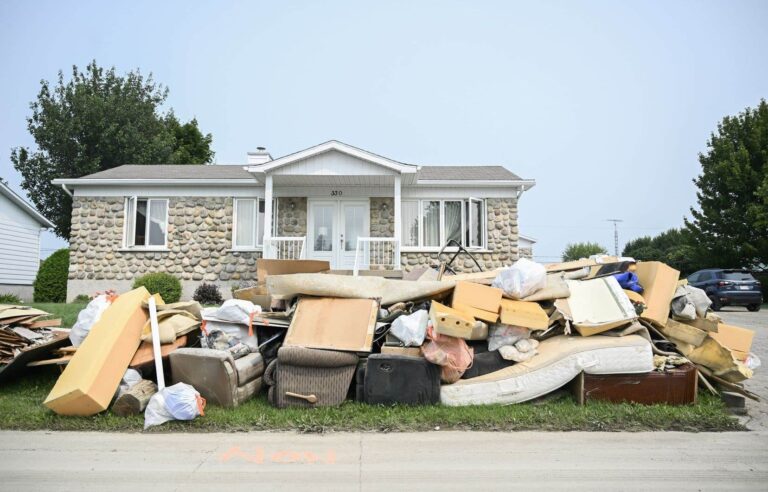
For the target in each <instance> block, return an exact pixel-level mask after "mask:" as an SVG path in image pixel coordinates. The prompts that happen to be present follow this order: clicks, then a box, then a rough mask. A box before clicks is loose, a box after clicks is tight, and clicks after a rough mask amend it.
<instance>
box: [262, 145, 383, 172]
mask: <svg viewBox="0 0 768 492" xmlns="http://www.w3.org/2000/svg"><path fill="white" fill-rule="evenodd" d="M271 174H273V175H275V176H278V175H288V176H291V175H293V176H295V175H302V176H381V175H385V176H390V175H395V174H397V171H394V170H392V169H388V168H386V167H384V166H380V165H378V164H374V163H372V162H368V161H364V160H362V159H358V158H357V157H353V156H351V155H348V154H345V153H343V152H338V151H335V150H331V151H328V152H323V153H322V154H318V155H314V156H312V157H309V158H307V159H303V160H300V161H298V162H295V163H292V164H287V165H285V166H281V167H278V168H277V169H275V170H273V171H271Z"/></svg>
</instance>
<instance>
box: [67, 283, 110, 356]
mask: <svg viewBox="0 0 768 492" xmlns="http://www.w3.org/2000/svg"><path fill="white" fill-rule="evenodd" d="M109 299H110V296H108V295H107V294H101V295H99V296H96V297H94V298H93V299H92V300H91V302H89V303H88V305H87V306H85V309H83V310H82V311H80V313H79V314H78V315H77V322H76V323H75V325H74V326H73V327H72V330H70V332H69V340H70V341H71V342H72V345H73V346H74V347H79V346H80V344H81V343H83V340H85V337H87V336H88V333H90V332H91V327H93V325H94V324H95V323H96V322H97V321H99V318H101V314H102V313H103V312H104V311H105V310H106V309H107V308H108V307H109V305H110V304H111V302H110V300H109Z"/></svg>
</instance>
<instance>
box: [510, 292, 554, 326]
mask: <svg viewBox="0 0 768 492" xmlns="http://www.w3.org/2000/svg"><path fill="white" fill-rule="evenodd" d="M501 322H502V323H504V324H507V325H514V326H522V327H523V328H530V329H531V330H546V329H547V327H548V326H549V316H547V313H546V312H545V311H544V310H543V309H542V308H541V306H539V304H538V303H535V302H526V301H514V300H512V299H503V300H502V301H501Z"/></svg>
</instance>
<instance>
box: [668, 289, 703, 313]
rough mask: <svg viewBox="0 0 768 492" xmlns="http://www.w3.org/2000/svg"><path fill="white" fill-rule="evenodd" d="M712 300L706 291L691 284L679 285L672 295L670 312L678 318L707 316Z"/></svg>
mask: <svg viewBox="0 0 768 492" xmlns="http://www.w3.org/2000/svg"><path fill="white" fill-rule="evenodd" d="M711 305H712V300H711V299H710V298H709V297H707V293H706V292H704V291H703V290H701V289H699V288H698V287H694V286H692V285H681V286H680V287H678V288H677V290H676V291H675V295H674V296H673V297H672V303H671V307H672V314H674V315H675V316H677V317H679V318H683V319H689V320H695V319H696V317H697V316H698V317H699V318H704V317H706V316H707V310H708V309H709V306H711Z"/></svg>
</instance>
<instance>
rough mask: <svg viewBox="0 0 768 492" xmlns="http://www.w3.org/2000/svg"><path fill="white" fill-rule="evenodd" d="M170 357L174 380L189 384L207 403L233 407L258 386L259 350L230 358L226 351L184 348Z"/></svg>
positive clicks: (260, 366) (256, 389) (260, 368)
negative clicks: (237, 357)
mask: <svg viewBox="0 0 768 492" xmlns="http://www.w3.org/2000/svg"><path fill="white" fill-rule="evenodd" d="M170 359H171V378H172V380H173V382H174V383H187V384H190V385H192V386H193V387H194V388H195V389H196V390H197V391H198V392H199V393H200V395H202V397H203V398H205V399H206V401H207V403H212V404H215V405H221V406H223V407H236V406H238V405H240V404H241V403H243V402H244V401H246V400H248V399H249V398H252V397H253V396H254V395H256V393H258V392H259V390H260V389H261V384H262V378H261V376H262V375H263V374H264V360H263V359H262V358H261V354H259V353H258V352H256V353H250V354H248V355H246V356H244V357H240V358H239V359H233V358H232V355H231V354H230V353H229V351H227V350H215V349H207V348H190V347H186V348H180V349H178V350H176V351H174V352H171V355H170Z"/></svg>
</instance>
